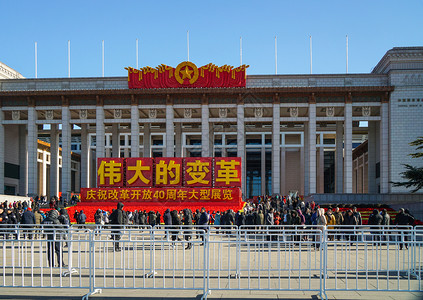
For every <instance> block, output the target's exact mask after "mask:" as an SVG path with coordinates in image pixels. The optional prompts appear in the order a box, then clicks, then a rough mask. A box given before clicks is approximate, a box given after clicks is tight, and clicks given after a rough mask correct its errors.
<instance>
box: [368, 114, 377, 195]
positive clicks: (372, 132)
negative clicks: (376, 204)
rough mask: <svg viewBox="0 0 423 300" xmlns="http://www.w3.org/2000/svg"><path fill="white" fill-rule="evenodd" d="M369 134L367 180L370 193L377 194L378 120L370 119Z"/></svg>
mask: <svg viewBox="0 0 423 300" xmlns="http://www.w3.org/2000/svg"><path fill="white" fill-rule="evenodd" d="M368 126H369V134H368V139H367V149H368V150H367V153H368V156H367V172H368V176H367V180H368V191H367V192H368V193H369V194H376V193H377V185H376V121H369V125H368Z"/></svg>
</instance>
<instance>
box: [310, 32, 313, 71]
mask: <svg viewBox="0 0 423 300" xmlns="http://www.w3.org/2000/svg"><path fill="white" fill-rule="evenodd" d="M310 74H313V44H312V37H311V35H310Z"/></svg>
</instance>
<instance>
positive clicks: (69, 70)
mask: <svg viewBox="0 0 423 300" xmlns="http://www.w3.org/2000/svg"><path fill="white" fill-rule="evenodd" d="M70 74H71V67H70V40H68V77H69V78H70Z"/></svg>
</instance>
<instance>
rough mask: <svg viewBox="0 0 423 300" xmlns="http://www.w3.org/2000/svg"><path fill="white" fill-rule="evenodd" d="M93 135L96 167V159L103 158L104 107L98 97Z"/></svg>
mask: <svg viewBox="0 0 423 300" xmlns="http://www.w3.org/2000/svg"><path fill="white" fill-rule="evenodd" d="M95 134H96V147H95V154H96V165H97V159H98V158H100V157H104V156H105V147H104V145H105V129H104V107H103V101H102V99H101V98H100V97H97V106H96V122H95ZM96 170H98V166H97V167H96ZM96 185H97V183H96Z"/></svg>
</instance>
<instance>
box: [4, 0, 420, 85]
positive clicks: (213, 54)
mask: <svg viewBox="0 0 423 300" xmlns="http://www.w3.org/2000/svg"><path fill="white" fill-rule="evenodd" d="M0 11H1V15H2V21H3V22H2V32H1V40H0V41H1V46H0V61H1V62H3V63H5V64H7V65H9V66H10V67H12V68H14V69H16V70H17V71H19V72H21V73H22V74H23V75H24V76H25V77H28V78H31V77H34V76H35V67H34V64H35V63H34V42H37V43H38V77H39V78H42V77H67V76H68V66H67V41H68V40H70V41H71V76H72V77H97V76H101V72H102V65H101V40H104V41H105V76H126V71H125V70H124V67H126V66H132V67H135V66H136V55H135V39H136V38H138V39H139V66H140V67H142V66H146V65H148V66H152V67H155V66H157V65H159V64H167V65H170V66H173V67H176V66H177V65H178V64H179V63H180V62H182V61H185V60H186V59H187V46H186V33H187V30H189V31H190V61H192V62H194V63H195V64H196V65H197V66H202V65H205V64H208V63H210V62H211V63H214V64H216V65H224V64H229V65H233V66H238V65H239V63H240V57H239V52H240V51H239V38H240V36H242V39H243V63H245V64H249V65H250V68H249V69H248V70H247V74H274V72H275V59H274V37H275V36H277V37H278V74H308V73H309V72H310V58H309V38H308V37H309V35H312V37H313V73H314V74H318V73H323V74H327V73H345V61H346V54H345V36H346V35H347V34H348V36H349V73H368V72H370V71H371V69H372V68H373V67H374V66H375V65H376V64H377V62H378V61H379V60H380V58H381V57H382V56H383V55H384V54H385V52H386V51H387V50H389V49H391V48H392V47H399V46H423V30H422V29H423V18H422V13H423V1H399V0H397V1H391V0H385V1H379V0H376V1H369V0H366V1H361V0H355V1H342V0H338V1H302V0H297V1H282V0H281V1H266V0H260V1H258V0H257V1H248V0H243V1H230V0H226V1H221V0H213V1H199V0H197V1H190V0H186V1H141V0H138V1H105V0H103V1H94V0H93V1H90V0H85V1H79V0H72V1H57V0H56V1H42V0H40V1H19V0H16V1H7V0H2V1H1V2H0Z"/></svg>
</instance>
